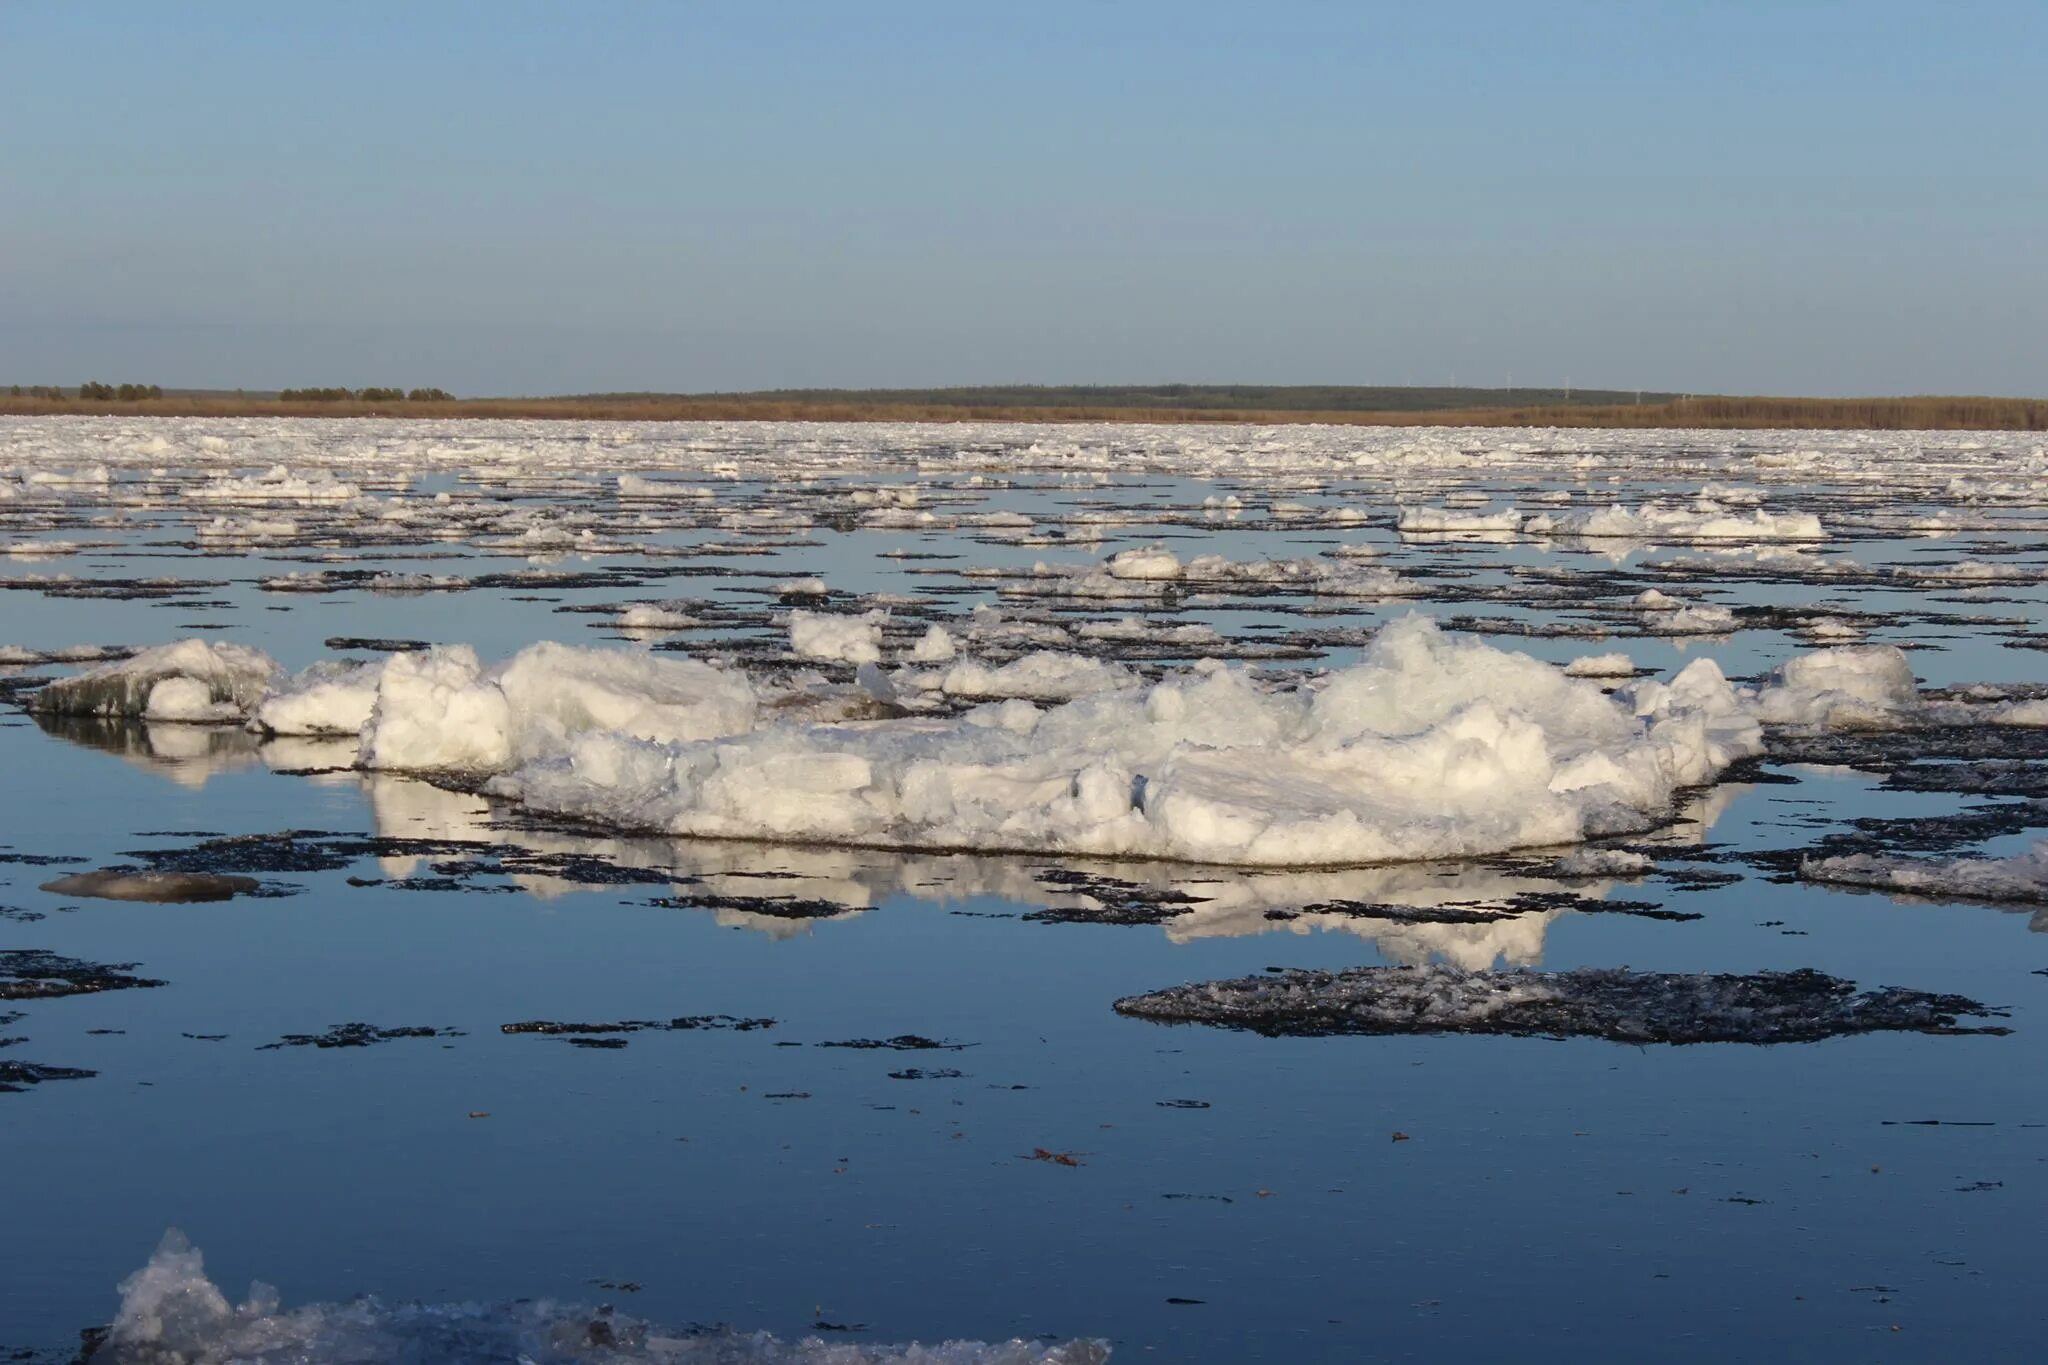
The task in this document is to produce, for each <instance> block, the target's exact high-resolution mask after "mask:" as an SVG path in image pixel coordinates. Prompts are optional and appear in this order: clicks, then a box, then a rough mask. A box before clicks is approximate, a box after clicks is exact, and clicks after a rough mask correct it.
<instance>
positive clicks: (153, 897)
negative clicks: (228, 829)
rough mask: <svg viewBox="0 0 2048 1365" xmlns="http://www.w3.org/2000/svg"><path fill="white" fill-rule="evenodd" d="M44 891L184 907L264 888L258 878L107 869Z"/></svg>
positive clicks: (52, 884)
mask: <svg viewBox="0 0 2048 1365" xmlns="http://www.w3.org/2000/svg"><path fill="white" fill-rule="evenodd" d="M41 889H42V890H44V891H47V892H49V893H50V894H51V895H53V896H88V897H92V898H94V899H97V900H108V901H152V902H155V903H157V904H160V905H182V904H188V903H190V902H193V901H224V900H231V899H233V898H234V897H236V896H246V895H249V894H251V893H252V892H256V891H260V890H262V889H263V884H262V883H261V882H259V881H257V880H256V879H255V878H254V877H230V876H222V875H220V874H218V873H213V872H157V871H137V870H135V869H133V868H106V869H103V870H101V871H98V872H76V873H73V874H72V875H71V876H68V877H59V878H57V880H55V881H53V882H44V883H43V885H42V888H41Z"/></svg>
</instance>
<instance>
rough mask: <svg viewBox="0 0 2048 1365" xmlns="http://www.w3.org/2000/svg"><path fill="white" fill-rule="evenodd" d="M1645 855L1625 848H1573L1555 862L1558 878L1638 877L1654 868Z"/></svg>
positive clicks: (1652, 860)
mask: <svg viewBox="0 0 2048 1365" xmlns="http://www.w3.org/2000/svg"><path fill="white" fill-rule="evenodd" d="M1656 865H1657V863H1656V860H1655V859H1653V858H1651V857H1650V856H1649V855H1648V854H1647V853H1636V852H1633V851H1631V850H1629V849H1625V848H1575V849H1573V850H1572V851H1571V852H1570V853H1567V854H1565V855H1564V857H1562V858H1559V859H1558V860H1557V869H1556V870H1557V875H1559V876H1560V877H1639V876H1641V875H1642V874H1643V873H1645V872H1648V871H1650V870H1651V869H1652V868H1654V867H1656Z"/></svg>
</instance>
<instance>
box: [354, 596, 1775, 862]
mask: <svg viewBox="0 0 2048 1365" xmlns="http://www.w3.org/2000/svg"><path fill="white" fill-rule="evenodd" d="M425 662H428V661H423V663H425ZM393 666H394V667H395V666H396V661H394V665H393ZM390 698H391V691H390V689H389V686H388V683H387V689H386V692H385V694H384V695H383V696H382V697H380V702H379V718H378V720H376V721H374V722H373V723H372V725H371V727H370V729H369V731H367V732H366V734H367V736H368V737H369V744H368V746H367V756H368V757H369V758H370V760H371V762H372V763H373V765H375V764H381V763H384V762H385V759H384V754H385V752H386V750H385V731H386V729H387V727H398V726H403V727H405V728H406V729H407V730H408V732H410V731H413V730H416V729H420V728H424V730H425V732H426V733H427V734H430V735H434V736H439V735H444V734H446V733H447V732H448V731H449V730H450V729H451V728H452V727H450V726H448V725H446V724H442V723H439V722H438V721H437V720H433V719H430V720H429V723H428V724H427V725H426V726H425V727H418V726H415V724H414V723H413V722H412V721H411V720H410V719H409V718H408V716H407V714H406V711H405V710H404V708H403V707H402V706H400V705H398V704H395V703H394V704H392V705H389V706H388V707H387V699H390ZM432 698H433V694H432V693H428V694H426V696H425V697H424V698H423V700H426V701H427V702H428V703H429V709H430V710H431V709H433V708H432V706H431V702H432ZM436 714H438V712H436ZM508 724H509V722H508ZM734 728H735V730H736V729H737V727H734ZM561 737H562V738H563V739H564V740H565V741H566V742H565V744H564V746H563V748H562V749H561V751H560V752H558V753H556V754H554V755H551V756H548V757H545V758H542V759H540V760H539V761H535V762H529V763H524V764H521V765H512V764H509V763H507V762H506V761H505V753H506V749H507V747H508V746H504V745H500V746H498V747H497V748H496V749H494V750H490V751H489V752H485V751H484V750H483V749H482V748H479V751H478V755H477V756H478V757H480V758H483V759H485V760H486V761H484V762H480V763H475V764H472V766H476V767H482V768H486V769H488V768H493V767H496V768H500V769H505V771H503V773H502V775H501V776H500V777H498V778H497V779H495V781H494V782H493V783H492V786H491V788H490V790H492V791H493V792H494V793H495V794H497V795H499V796H502V797H509V798H512V799H515V800H517V801H520V802H522V803H524V804H526V805H528V806H530V807H532V808H534V809H537V810H540V811H545V812H549V813H553V814H558V815H564V816H570V817H574V818H578V819H585V820H591V821H596V822H599V823H603V824H609V825H615V826H620V827H625V828H631V829H642V830H650V831H660V832H665V833H671V834H681V835H691V836H705V837H724V838H751V839H774V840H785V841H818V842H850V843H862V844H873V845H880V846H888V847H899V848H975V849H983V850H997V849H1007V850H1016V851H1033V852H1064V853H1083V854H1102V855H1122V856H1143V857H1157V858H1171V859H1181V860H1188V861H1197V862H1217V863H1231V864H1241V865H1265V866H1299V865H1328V864H1344V863H1364V862H1381V861H1400V860H1408V859H1417V858H1428V857H1441V856H1457V855H1470V854H1482V853H1490V852H1497V851H1500V850H1503V849H1509V848H1516V847H1522V846H1529V845H1539V844H1550V843H1570V842H1575V841H1578V840H1580V839H1583V838H1585V837H1587V836H1588V835H1589V834H1597V833H1603V832H1609V831H1617V830H1625V829H1633V828H1641V827H1643V826H1644V825H1647V824H1649V823H1652V822H1653V821H1654V820H1655V819H1657V818H1658V817H1659V816H1660V815H1661V814H1662V813H1663V812H1664V811H1665V810H1666V809H1667V808H1668V807H1669V805H1670V802H1671V799H1672V797H1673V795H1674V793H1675V792H1676V791H1677V790H1678V789H1679V788H1680V787H1682V786H1686V785H1689V784H1696V783H1701V782H1705V781H1708V780H1710V779H1712V778H1713V777H1714V776H1715V775H1716V774H1717V773H1718V772H1719V771H1720V770H1721V769H1722V768H1723V767H1725V766H1726V765H1727V764H1728V763H1730V762H1732V761H1734V760H1735V759H1737V758H1740V757H1743V756H1745V755H1748V754H1752V753H1755V752H1757V751H1758V749H1759V747H1760V740H1759V731H1758V728H1757V726H1756V724H1755V722H1754V721H1753V720H1752V719H1750V717H1749V716H1748V715H1747V714H1746V713H1745V712H1744V710H1743V708H1742V706H1741V703H1740V701H1739V699H1738V697H1737V695H1736V693H1735V692H1734V689H1733V688H1731V687H1730V686H1729V684H1728V683H1727V681H1726V680H1725V679H1724V678H1723V677H1722V676H1721V674H1720V672H1719V670H1718V669H1717V668H1715V666H1714V665H1713V664H1712V663H1711V662H1710V661H1705V660H1701V661H1697V662H1695V663H1694V664H1692V665H1690V666H1689V667H1688V668H1687V669H1686V670H1685V671H1683V672H1682V673H1680V674H1679V675H1678V676H1677V677H1676V678H1674V679H1673V680H1672V681H1671V682H1670V683H1669V684H1664V683H1644V684H1639V685H1637V686H1636V687H1633V688H1623V689H1621V690H1620V691H1619V692H1618V693H1617V694H1616V695H1615V697H1613V698H1610V697H1608V696H1606V695H1604V694H1603V693H1602V692H1601V691H1600V689H1599V688H1598V687H1596V686H1594V685H1592V684H1590V683H1585V682H1581V681H1578V680H1576V679H1572V678H1568V677H1566V676H1565V674H1564V672H1563V671H1562V670H1561V669H1558V668H1555V667H1553V666H1551V665H1549V664H1546V663H1542V662H1540V661H1538V660H1535V659H1532V658H1528V657H1526V656H1523V655H1519V654H1511V653H1507V652H1504V651H1501V650H1498V649H1495V648H1493V647H1492V646H1490V645H1487V644H1484V643H1481V642H1479V641H1476V640H1471V639H1466V638H1462V637H1454V636H1449V635H1445V634H1442V633H1440V632H1439V631H1438V630H1437V628H1436V627H1435V626H1434V625H1433V624H1431V623H1430V622H1429V621H1427V620H1426V619H1424V618H1422V617H1419V616H1418V617H1411V618H1408V619H1406V620H1403V621H1400V622H1397V623H1395V624H1393V625H1391V626H1389V627H1386V628H1385V629H1383V630H1382V631H1381V632H1380V633H1379V635H1378V636H1377V637H1376V639H1375V641H1374V642H1373V644H1372V645H1371V646H1370V647H1369V648H1368V649H1367V650H1366V651H1365V654H1364V658H1363V659H1362V661H1361V662H1360V663H1359V664H1357V665H1356V666H1354V667H1352V668H1348V669H1344V670H1340V671H1338V672H1335V673H1332V674H1330V675H1328V676H1326V677H1324V678H1321V679H1317V680H1312V681H1307V682H1303V683H1300V684H1296V685H1276V684H1271V683H1264V682H1261V681H1259V680H1257V679H1255V678H1254V677H1253V676H1252V675H1251V674H1249V673H1247V672H1245V671H1243V670H1238V669H1230V668H1224V667H1220V666H1213V665H1210V666H1203V667H1199V668H1197V669H1195V670H1193V671H1191V672H1189V673H1186V674H1181V675H1176V676H1171V677H1168V678H1166V679H1165V680H1163V681H1160V682H1157V683H1153V684H1150V685H1142V684H1133V685H1131V686H1128V687H1123V688H1119V689H1117V690H1114V691H1109V692H1101V693H1096V694H1093V695H1089V696H1084V697H1080V698H1077V699H1076V700H1073V701H1069V702H1066V703H1064V704H1062V705H1058V706H1055V707H1053V708H1051V709H1049V710H1045V711H1039V710H1037V709H1036V708H1033V707H1030V706H1028V705H1025V704H1023V703H1020V702H1016V701H1010V702H1006V703H1003V704H1001V705H993V706H987V707H982V708H978V709H976V710H974V711H970V712H968V713H967V714H965V715H963V716H960V717H955V718H948V719H942V720H941V719H926V720H893V721H883V722H873V723H856V724H839V725H830V724H788V723H769V724H765V725H762V726H760V727H759V728H757V729H754V730H751V731H750V732H747V733H736V732H734V733H728V734H726V735H724V736H722V737H709V738H702V739H697V740H687V739H683V740H677V739H662V738H660V737H654V736H648V735H634V734H631V733H626V732H624V731H622V730H621V729H619V728H618V727H607V726H598V725H592V726H588V727H586V728H584V729H582V730H581V731H579V732H577V733H573V734H568V733H565V734H563V735H562V736H561ZM419 766H437V765H434V764H421V765H419Z"/></svg>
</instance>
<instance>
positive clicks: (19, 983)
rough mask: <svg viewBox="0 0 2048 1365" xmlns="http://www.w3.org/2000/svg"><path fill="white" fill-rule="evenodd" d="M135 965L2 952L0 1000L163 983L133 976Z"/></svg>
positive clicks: (22, 950) (25, 951) (17, 950)
mask: <svg viewBox="0 0 2048 1365" xmlns="http://www.w3.org/2000/svg"><path fill="white" fill-rule="evenodd" d="M133 966H135V964H134V963H133V962H83V961H80V960H79V959H78V958H75V957H59V956H57V954H55V953H52V952H46V951H44V950H43V949H41V948H15V949H11V950H9V951H6V952H0V1000H52V999H55V998H56V997H58V996H61V995H91V994H93V993H94V992H96V991H124V990H135V989H138V988H141V987H145V986H161V985H163V984H164V983H163V982H161V981H153V980H150V979H149V978H148V977H141V976H129V975H128V970H129V969H130V968H131V967H133Z"/></svg>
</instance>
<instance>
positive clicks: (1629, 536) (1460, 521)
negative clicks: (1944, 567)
mask: <svg viewBox="0 0 2048 1365" xmlns="http://www.w3.org/2000/svg"><path fill="white" fill-rule="evenodd" d="M1396 528H1397V529H1398V530H1400V531H1401V532H1402V533H1404V534H1406V535H1441V536H1499V535H1507V534H1511V533H1513V532H1516V531H1520V532H1522V533H1523V534H1525V535H1532V536H1576V537H1578V538H1580V539H1582V540H1640V541H1696V540H1705V541H1723V540H1734V541H1757V540H1795V541H1805V540H1825V539H1827V530H1826V528H1825V527H1823V526H1822V525H1821V520H1820V518H1819V517H1817V516H1815V515H1813V514H1812V513H1811V512H1767V511H1765V510H1764V509H1762V508H1755V509H1753V510H1751V511H1749V512H1748V513H1746V514H1745V513H1738V512H1733V511H1730V510H1729V509H1728V508H1726V507H1724V506H1722V504H1721V503H1720V502H1718V501H1716V500H1715V499H1713V498H1708V497H1702V498H1700V499H1698V500H1697V501H1696V502H1694V503H1693V505H1692V506H1690V507H1679V506H1674V505H1672V504H1670V503H1663V502H1647V503H1643V504H1642V505H1640V506H1637V507H1625V506H1623V505H1621V504H1619V503H1610V504H1608V505H1607V506H1604V507H1595V508H1591V509H1589V510H1587V511H1583V512H1539V513H1536V514H1534V515H1524V514H1523V513H1521V512H1518V511H1516V510H1514V509H1512V508H1510V509H1508V510H1506V511H1502V512H1467V511H1458V510H1455V509H1452V508H1441V507H1403V508H1402V509H1401V516H1400V520H1399V521H1398V522H1397V523H1396Z"/></svg>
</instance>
